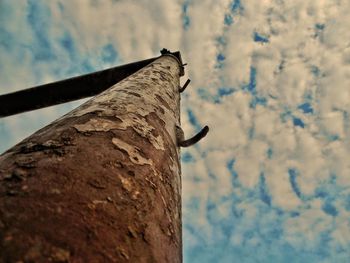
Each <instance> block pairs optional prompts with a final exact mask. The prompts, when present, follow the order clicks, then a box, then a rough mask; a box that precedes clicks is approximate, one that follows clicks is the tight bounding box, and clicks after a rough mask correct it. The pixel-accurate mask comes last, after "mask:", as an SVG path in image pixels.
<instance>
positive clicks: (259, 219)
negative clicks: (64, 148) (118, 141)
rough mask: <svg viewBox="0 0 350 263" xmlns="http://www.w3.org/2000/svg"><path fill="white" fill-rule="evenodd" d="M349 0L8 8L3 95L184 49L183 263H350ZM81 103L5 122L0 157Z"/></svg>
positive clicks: (5, 4)
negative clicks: (202, 134) (204, 131)
mask: <svg viewBox="0 0 350 263" xmlns="http://www.w3.org/2000/svg"><path fill="white" fill-rule="evenodd" d="M349 13H350V2H349V1H348V0H317V1H316V0H293V1H287V0H167V1H165V0H152V1H151V0H114V1H112V0H70V1H63V0H61V1H60V0H50V1H47V0H46V1H43V0H27V1H25V0H0V83H1V84H0V94H4V93H8V92H11V91H15V90H19V89H24V88H28V87H31V86H35V85H39V84H43V83H47V82H52V81H55V80H60V79H63V78H67V77H71V76H76V75H80V74H84V73H88V72H93V71H96V70H101V69H104V68H108V67H111V66H115V65H120V64H124V63H128V62H132V61H137V60H142V59H147V58H150V57H154V56H157V55H159V50H160V49H162V48H163V47H166V48H168V49H170V50H172V51H176V50H180V51H181V53H182V56H183V59H184V61H185V62H187V63H188V66H187V68H186V70H187V75H186V77H185V78H183V79H182V82H185V81H186V78H187V77H189V78H191V80H192V82H191V85H190V87H188V88H187V90H186V92H185V93H184V94H183V96H182V116H181V117H182V125H183V128H184V131H185V134H187V135H192V134H193V133H195V132H196V131H198V130H199V129H200V128H201V127H203V126H204V125H205V124H208V125H209V126H210V128H211V132H210V133H209V134H208V136H207V137H206V139H205V140H203V141H201V142H200V143H199V144H197V145H196V146H194V147H192V148H190V149H188V150H183V151H182V163H183V165H182V166H183V167H182V169H183V171H182V172H183V239H184V249H183V250H184V261H185V262H308V263H309V262H348V257H349V255H350V160H349V156H350V116H349V113H350V88H349V84H350V82H349V80H350V30H349V25H350V16H349ZM80 103H81V101H78V102H73V103H69V104H65V105H61V106H56V107H50V108H47V109H44V110H39V111H35V112H29V113H25V114H21V115H17V116H14V117H8V118H3V119H0V152H3V151H5V150H6V149H8V148H9V147H11V146H12V145H14V144H15V143H17V142H19V141H20V140H21V139H23V138H25V137H26V136H28V135H29V134H31V133H32V132H33V131H35V130H37V129H38V128H41V127H42V126H44V125H46V124H48V123H50V122H51V121H53V120H54V119H55V118H57V117H59V116H61V115H62V114H64V113H66V112H68V111H70V110H71V109H73V108H74V107H76V106H77V105H79V104H80Z"/></svg>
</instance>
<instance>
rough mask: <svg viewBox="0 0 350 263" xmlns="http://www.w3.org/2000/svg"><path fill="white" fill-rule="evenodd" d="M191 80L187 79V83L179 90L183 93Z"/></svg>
mask: <svg viewBox="0 0 350 263" xmlns="http://www.w3.org/2000/svg"><path fill="white" fill-rule="evenodd" d="M190 82H191V80H190V79H187V80H186V82H185V84H184V85H183V86H182V88H180V89H179V92H180V93H182V92H183V91H184V90H185V89H186V88H187V86H188V84H190Z"/></svg>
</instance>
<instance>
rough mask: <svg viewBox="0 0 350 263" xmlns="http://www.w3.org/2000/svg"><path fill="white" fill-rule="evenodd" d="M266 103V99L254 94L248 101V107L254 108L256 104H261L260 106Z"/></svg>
mask: <svg viewBox="0 0 350 263" xmlns="http://www.w3.org/2000/svg"><path fill="white" fill-rule="evenodd" d="M266 104H267V99H266V98H264V97H257V96H254V97H253V99H252V100H251V101H250V105H249V106H250V107H251V108H253V109H255V108H256V105H262V106H266Z"/></svg>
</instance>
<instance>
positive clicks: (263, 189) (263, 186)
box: [259, 173, 271, 206]
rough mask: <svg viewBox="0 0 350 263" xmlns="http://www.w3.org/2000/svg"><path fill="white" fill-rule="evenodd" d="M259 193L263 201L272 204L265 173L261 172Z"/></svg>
mask: <svg viewBox="0 0 350 263" xmlns="http://www.w3.org/2000/svg"><path fill="white" fill-rule="evenodd" d="M259 195H260V199H261V201H263V202H264V203H265V204H267V205H268V206H271V196H270V194H269V191H268V189H267V185H266V181H265V175H264V173H261V174H260V180H259Z"/></svg>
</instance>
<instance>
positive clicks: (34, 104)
mask: <svg viewBox="0 0 350 263" xmlns="http://www.w3.org/2000/svg"><path fill="white" fill-rule="evenodd" d="M166 54H171V55H173V56H175V57H176V58H177V59H179V61H182V60H181V55H180V52H178V51H177V52H167V53H164V54H163V53H162V55H166ZM158 58H159V57H154V58H150V59H146V60H142V61H137V62H134V63H130V64H126V65H122V66H118V67H113V68H109V69H105V70H101V71H97V72H93V73H90V74H86V75H81V76H77V77H73V78H69V79H65V80H61V81H57V82H53V83H48V84H44V85H40V86H36V87H32V88H29V89H25V90H20V91H17V92H13V93H8V94H4V95H1V96H0V118H2V117H6V116H10V115H15V114H18V113H22V112H26V111H31V110H36V109H40V108H45V107H49V106H53V105H57V104H61V103H65V102H69V101H73V100H79V99H83V98H86V97H91V96H94V95H97V94H99V93H100V92H102V91H104V90H106V89H108V88H110V87H111V86H112V85H114V84H116V83H118V82H119V81H121V80H123V79H124V78H126V77H128V76H130V75H132V74H133V73H135V72H136V71H138V70H140V69H141V68H143V67H145V66H147V65H148V64H150V63H151V62H153V61H154V60H156V59H158ZM180 75H181V76H182V75H183V68H182V69H181V71H180Z"/></svg>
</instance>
